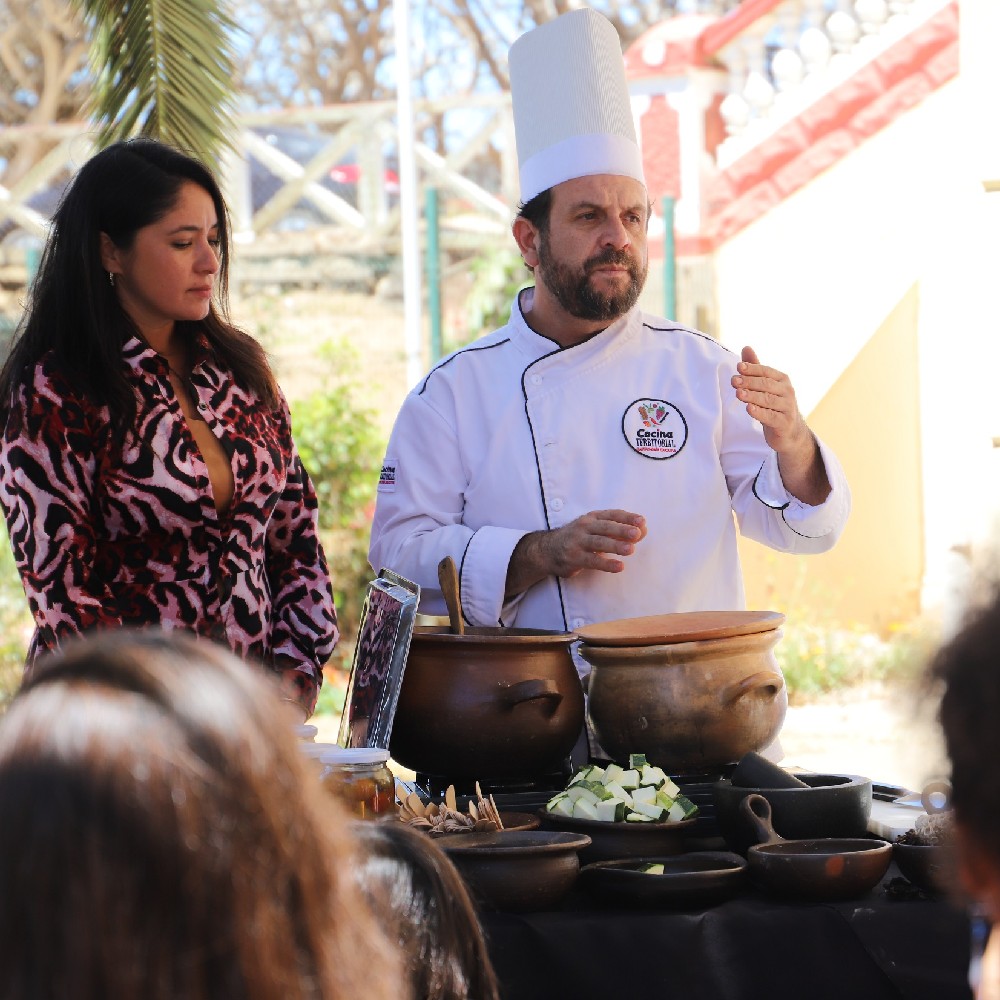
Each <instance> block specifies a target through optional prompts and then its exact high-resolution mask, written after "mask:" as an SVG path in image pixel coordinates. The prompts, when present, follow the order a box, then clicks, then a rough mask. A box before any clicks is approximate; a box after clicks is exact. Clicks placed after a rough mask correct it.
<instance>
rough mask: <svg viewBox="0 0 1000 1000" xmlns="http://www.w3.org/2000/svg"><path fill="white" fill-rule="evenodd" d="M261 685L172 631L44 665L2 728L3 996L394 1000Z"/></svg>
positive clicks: (334, 818) (390, 952)
mask: <svg viewBox="0 0 1000 1000" xmlns="http://www.w3.org/2000/svg"><path fill="white" fill-rule="evenodd" d="M306 766H307V765H306V762H305V760H304V758H303V756H302V755H301V753H300V752H299V750H298V747H297V743H296V740H295V737H294V734H293V731H292V726H291V719H290V718H289V717H288V716H287V713H286V712H285V710H284V709H283V706H282V705H281V702H280V700H279V699H278V697H277V694H276V693H275V692H274V691H273V690H272V687H271V685H269V684H268V682H267V680H266V679H265V678H263V677H258V676H257V675H256V674H255V673H254V672H253V671H250V670H247V669H246V666H245V665H244V664H243V663H241V662H240V661H239V660H238V659H236V658H235V657H234V656H233V655H232V654H231V653H229V652H228V651H224V650H222V649H221V648H219V647H216V646H214V645H212V644H209V643H207V642H205V641H197V640H195V639H193V638H190V637H187V636H183V635H181V634H179V633H176V632H173V633H163V632H159V631H142V632H124V631H123V632H117V633H105V634H103V635H101V636H100V637H99V638H91V639H84V640H81V641H78V642H77V643H76V644H74V645H72V646H69V647H67V648H66V649H65V651H64V652H62V653H58V654H53V655H51V656H49V657H48V658H47V659H45V660H43V661H41V662H40V663H39V664H38V666H37V669H36V671H35V672H34V673H33V674H32V676H31V677H30V678H29V679H28V680H27V681H26V682H25V684H24V686H23V687H22V688H21V690H20V692H19V693H18V695H17V696H16V697H15V699H14V700H13V702H12V703H11V705H10V707H9V709H8V711H7V713H6V716H5V717H4V718H3V719H2V721H0V814H2V816H3V821H2V822H0V900H2V901H3V902H2V905H0V998H3V1000H13V998H15V997H16V998H27V997H38V998H41V997H70V996H72V997H74V998H75V1000H91V998H92V1000H98V998H100V1000H135V998H138V997H142V998H143V1000H158V998H164V1000H166V998H171V1000H174V998H178V997H184V998H185V1000H209V998H226V1000H233V998H247V1000H257V998H259V1000H272V998H273V1000H296V998H307V997H308V998H310V1000H312V998H324V1000H329V998H339V997H343V998H348V997H360V996H364V997H366V998H370V997H379V998H381V997H393V998H396V997H399V996H400V995H401V991H400V989H399V985H398V984H399V982H400V978H399V974H398V969H399V964H398V963H399V959H398V955H397V952H396V949H395V948H394V947H393V946H392V945H391V944H390V943H389V942H388V940H387V939H386V938H385V936H384V934H383V933H382V932H381V931H380V930H379V928H378V926H377V924H376V923H375V920H374V918H373V916H372V915H371V912H370V909H369V907H368V906H367V904H366V901H365V900H364V896H363V894H362V893H360V892H359V890H358V887H357V885H356V883H355V880H354V879H353V877H352V875H351V871H352V866H353V858H354V850H355V842H354V839H353V837H352V836H351V834H350V825H349V822H348V820H347V818H346V816H345V814H343V813H342V812H341V811H340V808H339V807H338V806H337V805H336V803H334V802H333V801H331V800H330V797H329V795H328V793H325V792H324V791H323V789H322V787H321V786H320V783H319V782H318V781H317V780H316V778H315V776H314V775H312V774H310V773H309V772H308V770H306Z"/></svg>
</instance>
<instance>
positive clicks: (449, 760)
mask: <svg viewBox="0 0 1000 1000" xmlns="http://www.w3.org/2000/svg"><path fill="white" fill-rule="evenodd" d="M573 641H574V636H573V635H571V634H568V633H562V632H545V631H541V630H538V629H501V628H467V629H466V630H465V634H464V635H456V634H454V633H453V632H452V631H451V630H450V629H449V628H448V627H447V626H417V627H416V628H415V629H414V631H413V637H412V639H411V641H410V649H409V654H408V656H407V661H406V668H405V670H404V672H403V682H402V685H401V688H400V693H399V701H398V703H397V706H396V715H395V720H394V722H393V726H392V736H391V739H390V744H389V748H390V750H391V752H392V759H393V760H395V761H398V762H399V763H400V764H402V765H403V766H405V767H409V768H412V769H413V770H414V771H418V772H421V773H424V774H432V775H444V776H447V777H449V778H451V779H454V780H456V781H458V780H461V779H463V778H467V779H474V780H503V781H519V780H525V781H526V780H532V779H536V778H538V777H540V776H542V775H546V774H551V773H555V772H558V771H559V770H561V769H562V767H563V765H564V763H565V760H566V758H567V757H568V755H569V752H570V751H571V750H572V749H573V746H574V744H575V743H576V740H577V738H578V737H579V735H580V732H581V730H582V727H583V712H584V708H583V688H582V686H581V684H580V679H579V676H578V674H577V671H576V667H575V665H574V663H573V658H572V656H571V653H570V647H571V645H572V643H573Z"/></svg>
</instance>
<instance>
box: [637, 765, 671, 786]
mask: <svg viewBox="0 0 1000 1000" xmlns="http://www.w3.org/2000/svg"><path fill="white" fill-rule="evenodd" d="M666 781H667V775H666V772H665V771H664V770H663V768H661V767H654V766H653V765H652V764H646V765H645V767H643V768H642V769H641V770H640V771H639V784H640V785H653V786H654V787H656V788H660V787H661V786H662V785H663V784H665V783H666Z"/></svg>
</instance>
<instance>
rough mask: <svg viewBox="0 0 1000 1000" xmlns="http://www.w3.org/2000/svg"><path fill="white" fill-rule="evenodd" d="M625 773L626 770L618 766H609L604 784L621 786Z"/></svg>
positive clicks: (605, 770)
mask: <svg viewBox="0 0 1000 1000" xmlns="http://www.w3.org/2000/svg"><path fill="white" fill-rule="evenodd" d="M624 773H625V768H624V767H621V766H620V765H618V764H608V766H607V767H606V768H605V769H604V778H603V781H604V784H606V785H610V784H611V783H612V782H615V783H616V784H621V777H622V775H623V774H624Z"/></svg>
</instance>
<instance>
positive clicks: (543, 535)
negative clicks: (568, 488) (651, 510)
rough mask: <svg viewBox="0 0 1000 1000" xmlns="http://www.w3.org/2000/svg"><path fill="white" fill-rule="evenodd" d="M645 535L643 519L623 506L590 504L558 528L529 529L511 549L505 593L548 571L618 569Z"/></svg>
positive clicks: (573, 573)
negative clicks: (594, 506)
mask: <svg viewBox="0 0 1000 1000" xmlns="http://www.w3.org/2000/svg"><path fill="white" fill-rule="evenodd" d="M645 537H646V519H645V518H644V517H643V516H642V515H641V514H632V513H630V512H629V511H627V510H592V511H590V512H589V513H587V514H581V515H580V516H579V517H578V518H577V519H576V520H575V521H570V523H569V524H564V525H563V526H562V527H561V528H553V529H552V530H550V531H532V532H530V533H529V534H527V535H525V536H524V537H523V538H522V539H521V540H520V541H519V542H518V543H517V545H516V546H515V547H514V551H513V553H512V554H511V557H510V565H509V566H508V568H507V587H506V594H507V597H513V596H514V595H515V594H520V593H521V592H522V591H525V590H527V589H528V587H531V586H533V585H534V584H536V583H538V582H539V581H540V580H544V579H545V578H546V577H549V576H562V577H569V576H576V574H577V573H580V572H582V571H584V570H597V571H598V572H602V573H620V572H621V571H622V570H623V569H624V568H625V563H624V562H623V561H622V559H623V558H625V557H627V556H630V555H631V554H632V553H633V552H634V551H635V547H636V545H637V544H638V543H639V542H641V541H642V540H643V538H645ZM619 557H621V558H619Z"/></svg>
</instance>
